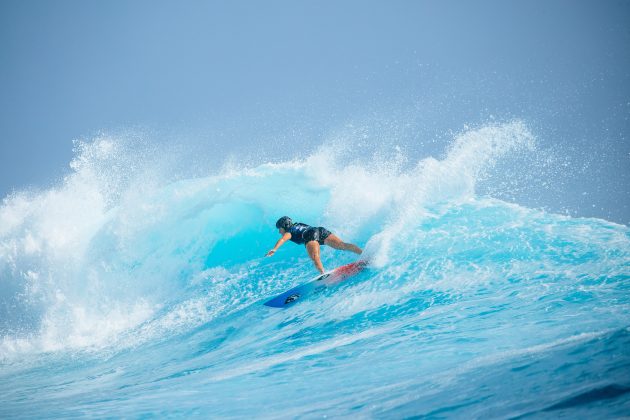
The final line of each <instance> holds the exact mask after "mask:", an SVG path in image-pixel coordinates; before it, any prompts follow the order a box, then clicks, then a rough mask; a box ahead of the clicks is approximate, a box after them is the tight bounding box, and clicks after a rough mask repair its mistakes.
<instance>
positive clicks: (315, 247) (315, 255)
mask: <svg viewBox="0 0 630 420" xmlns="http://www.w3.org/2000/svg"><path fill="white" fill-rule="evenodd" d="M306 252H308V256H309V257H311V260H313V264H315V267H316V268H317V270H319V272H320V273H322V274H324V266H323V265H322V260H321V259H320V258H319V243H318V242H317V241H309V242H307V243H306Z"/></svg>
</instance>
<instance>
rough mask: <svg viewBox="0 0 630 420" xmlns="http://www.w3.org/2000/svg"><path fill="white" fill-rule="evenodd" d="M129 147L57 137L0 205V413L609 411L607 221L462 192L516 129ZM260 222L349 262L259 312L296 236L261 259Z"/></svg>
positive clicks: (626, 359)
mask: <svg viewBox="0 0 630 420" xmlns="http://www.w3.org/2000/svg"><path fill="white" fill-rule="evenodd" d="M137 153H138V151H137V150H134V148H133V147H131V148H130V147H129V146H128V145H126V144H125V143H124V142H122V141H120V140H119V139H116V138H110V137H107V136H101V137H98V138H96V139H93V140H92V141H90V142H84V143H78V144H77V148H76V156H75V158H74V160H73V161H72V163H71V168H72V171H71V172H70V173H68V175H67V176H66V177H65V178H64V179H63V180H59V182H58V183H56V184H55V185H54V186H52V187H50V188H44V189H40V190H31V191H22V192H17V193H14V194H12V195H11V196H9V197H6V198H5V199H4V200H3V202H2V205H1V207H0V276H1V278H0V337H1V338H0V418H52V417H70V418H71V417H126V418H136V417H152V416H156V417H164V416H169V417H186V418H189V417H197V418H222V417H240V418H322V417H335V418H336V417H341V418H344V417H345V418H357V417H358V418H366V417H367V418H372V417H375V418H407V417H413V416H428V417H431V418H515V417H533V418H558V417H565V418H615V417H623V416H630V230H629V229H628V227H627V226H624V225H619V224H615V223H612V222H608V221H606V220H601V219H595V218H578V217H571V216H569V215H566V214H554V213H552V212H549V211H546V210H544V209H539V208H528V207H525V206H523V205H520V204H519V203H517V202H508V201H506V200H505V199H504V198H503V199H502V198H500V197H504V196H505V195H506V191H503V194H496V195H495V194H492V191H493V188H481V186H482V185H487V183H488V182H490V183H492V182H494V185H503V186H504V188H511V187H513V188H518V185H512V184H511V183H510V182H509V181H510V177H511V176H512V173H518V172H526V171H528V170H529V168H528V165H527V164H526V162H527V160H524V161H523V163H522V164H520V165H517V166H516V167H514V166H512V169H511V170H512V171H513V172H510V173H507V172H504V169H501V168H504V167H505V165H502V164H501V162H504V161H505V160H506V159H508V160H510V161H512V162H513V161H516V162H518V156H528V155H529V156H531V155H537V154H538V155H540V154H541V153H543V154H544V151H540V150H538V146H537V142H536V139H535V138H534V136H533V135H532V134H531V132H530V130H529V129H528V128H527V126H526V125H525V124H524V123H523V122H519V121H514V122H507V123H497V124H489V125H486V126H482V127H477V128H474V129H469V130H468V131H465V132H463V133H460V134H458V135H455V136H454V138H453V140H452V142H451V143H450V144H449V145H448V147H447V148H446V149H445V151H444V153H443V155H442V156H436V157H424V158H422V159H418V160H417V161H413V160H410V158H409V156H408V155H407V154H406V153H405V150H404V149H401V148H398V147H393V148H392V149H391V150H389V151H383V150H382V149H379V150H377V151H373V152H369V153H367V152H364V151H362V150H361V148H360V146H357V145H356V144H354V145H352V146H351V147H350V146H348V145H347V146H345V147H344V145H343V144H339V143H330V144H324V145H322V146H321V147H320V148H319V149H318V150H316V151H314V152H312V153H309V154H306V155H305V156H303V158H302V159H294V160H291V161H286V162H274V163H268V162H264V161H261V162H258V163H257V164H248V165H240V166H239V165H236V164H234V162H233V161H230V159H228V158H226V164H225V165H224V166H223V167H222V168H220V169H219V170H214V171H208V174H207V175H206V176H197V177H192V178H186V177H177V176H175V175H173V174H171V173H169V172H168V171H166V170H164V169H163V168H161V167H160V166H159V165H144V166H143V165H142V164H139V163H138V162H139V160H138V159H137V157H138V155H137ZM152 153H153V154H152V156H157V155H159V154H160V150H157V151H155V150H154V151H153V152H152ZM353 154H354V155H356V156H360V157H357V158H356V159H353V158H352V156H353ZM515 157H516V158H515ZM539 157H541V156H539ZM541 158H543V159H544V156H542V157H541ZM140 161H141V160H140ZM488 191H490V192H488ZM507 192H508V193H509V191H507ZM283 215H289V216H291V217H292V218H293V219H294V220H296V221H302V222H305V223H308V224H311V225H317V226H325V227H327V228H328V229H330V230H331V231H333V232H334V233H336V234H337V235H338V236H340V237H341V238H342V239H344V240H345V241H349V242H353V243H355V244H357V245H359V246H361V247H363V248H364V249H365V252H364V256H365V257H366V258H368V259H369V260H370V263H371V264H370V267H369V268H368V269H367V270H366V271H363V272H362V273H360V274H359V275H357V276H355V277H353V278H352V279H349V280H347V281H345V282H343V283H342V284H339V285H337V286H335V287H332V288H330V289H326V290H325V291H324V292H323V293H319V294H316V295H313V296H309V297H308V298H306V299H304V300H303V301H300V302H299V303H297V304H295V305H294V306H291V307H290V308H288V309H275V308H269V307H266V306H263V305H262V303H263V302H265V301H266V300H267V299H269V298H270V297H273V296H275V295H277V294H279V293H282V292H284V291H286V290H288V289H289V288H291V287H293V286H296V285H298V284H300V283H303V282H306V281H309V280H311V279H312V278H314V277H315V276H316V275H317V272H316V271H315V269H314V268H313V266H312V264H311V262H310V261H309V259H308V257H307V255H306V253H305V250H304V247H301V246H297V245H295V244H292V243H287V244H285V245H284V246H283V247H282V248H280V250H279V251H278V252H277V253H276V255H274V256H273V257H270V258H265V257H264V255H265V253H266V252H267V251H268V250H269V249H270V248H272V247H273V245H274V243H275V241H276V240H277V239H278V238H279V235H278V233H277V230H276V229H275V227H274V223H275V221H276V219H277V218H279V217H280V216H283ZM355 258H356V256H355V255H354V254H351V253H344V252H340V251H334V250H332V249H329V248H328V247H323V248H322V260H323V263H324V266H325V267H326V269H332V268H334V267H336V266H339V265H342V264H346V263H348V262H351V261H353V260H355Z"/></svg>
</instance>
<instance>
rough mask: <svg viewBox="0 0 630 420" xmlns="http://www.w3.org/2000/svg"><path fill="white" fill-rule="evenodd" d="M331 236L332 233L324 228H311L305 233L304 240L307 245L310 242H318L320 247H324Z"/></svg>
mask: <svg viewBox="0 0 630 420" xmlns="http://www.w3.org/2000/svg"><path fill="white" fill-rule="evenodd" d="M330 235H331V233H330V231H329V230H328V229H326V228H323V227H310V228H308V229H306V230H305V231H304V233H303V234H302V238H303V239H304V244H305V245H306V244H307V243H309V242H310V241H317V242H318V243H319V244H320V245H324V241H325V240H326V238H328V237H329V236H330Z"/></svg>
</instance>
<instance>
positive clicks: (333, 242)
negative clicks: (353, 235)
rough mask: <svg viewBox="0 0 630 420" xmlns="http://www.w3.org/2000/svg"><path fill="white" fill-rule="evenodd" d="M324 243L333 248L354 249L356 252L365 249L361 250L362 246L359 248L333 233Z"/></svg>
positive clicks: (358, 252)
mask: <svg viewBox="0 0 630 420" xmlns="http://www.w3.org/2000/svg"><path fill="white" fill-rule="evenodd" d="M324 244H325V245H328V246H329V247H331V248H335V249H341V250H343V251H352V252H354V253H355V254H360V253H362V252H363V250H361V248H359V247H358V246H356V245H354V244H348V243H345V242H344V241H342V240H341V239H339V237H338V236H337V235H334V234H332V233H331V234H330V235H328V237H327V238H326V239H325V240H324Z"/></svg>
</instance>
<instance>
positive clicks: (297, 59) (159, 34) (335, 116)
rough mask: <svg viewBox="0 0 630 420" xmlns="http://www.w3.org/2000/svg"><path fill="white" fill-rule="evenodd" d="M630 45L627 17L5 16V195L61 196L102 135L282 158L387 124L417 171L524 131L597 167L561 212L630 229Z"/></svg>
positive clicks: (603, 7)
mask: <svg viewBox="0 0 630 420" xmlns="http://www.w3.org/2000/svg"><path fill="white" fill-rule="evenodd" d="M628 45H630V3H628V2H625V1H552V2H550V1H521V2H505V1H478V2H477V1H476V2H464V1H461V2H455V1H432V2H426V1H381V2H375V1H343V2H334V1H318V2H314V1H270V2H254V1H251V2H245V1H231V2H227V1H226V2H218V1H216V2H212V1H185V2H181V1H118V0H114V1H106V2H105V1H103V2H96V1H79V0H72V1H69V0H58V1H13V0H4V1H3V2H1V3H0V63H1V65H0V92H2V94H1V95H0V196H2V197H4V196H6V195H7V194H9V193H10V192H11V191H14V190H20V189H23V188H28V187H33V186H34V187H39V188H45V187H48V186H50V185H53V184H54V183H56V182H59V179H60V177H61V176H62V175H63V174H64V173H67V172H68V170H69V168H68V162H69V161H70V160H71V159H72V141H73V140H74V139H77V138H90V136H93V135H94V134H95V133H98V132H100V131H106V132H107V131H115V130H122V129H126V128H128V127H144V128H147V127H148V128H149V129H150V130H153V132H154V133H157V134H156V135H155V138H156V141H159V140H157V139H162V141H165V140H164V139H168V138H172V137H173V136H177V137H187V138H189V139H190V140H189V141H191V142H194V143H196V145H197V146H201V147H203V146H204V145H206V146H207V148H208V149H212V148H217V147H218V148H223V147H225V148H226V149H231V150H233V149H240V150H249V151H255V150H259V149H265V148H267V147H269V148H273V149H274V150H276V151H275V152H274V153H281V151H282V150H289V149H290V150H306V149H307V148H308V147H309V146H312V145H317V144H319V143H320V142H321V141H322V137H323V136H325V134H326V133H327V132H330V131H334V130H335V129H336V128H337V127H340V126H343V125H344V124H348V123H353V122H357V121H360V122H362V123H365V124H368V125H370V124H372V125H374V126H378V125H379V124H381V123H382V121H387V124H381V126H380V127H381V128H376V129H375V130H376V131H378V130H380V131H381V132H382V131H385V130H387V128H388V127H389V128H391V127H392V126H394V125H395V124H400V125H401V126H404V127H411V129H409V130H404V129H400V127H398V128H397V129H396V130H394V131H396V132H398V133H399V134H400V136H401V139H400V141H401V142H403V143H404V142H407V143H409V144H411V143H413V142H416V143H417V144H418V145H420V146H421V147H420V146H419V147H418V150H416V152H417V154H418V155H419V156H423V155H428V154H439V153H440V152H441V151H443V148H444V144H443V143H440V140H444V141H446V140H445V139H447V138H448V137H449V133H450V132H453V131H455V132H457V131H460V130H462V129H463V127H464V126H466V125H472V126H474V125H479V124H483V123H485V122H488V121H490V120H509V119H512V118H518V119H522V120H524V121H525V122H526V123H527V124H528V125H529V126H530V127H532V129H533V131H534V132H535V134H536V136H537V137H538V138H539V140H540V141H541V143H542V145H543V146H548V147H554V148H556V149H558V148H559V149H560V150H563V152H562V153H566V154H567V155H571V156H573V159H572V162H574V163H575V162H579V163H581V164H587V165H586V166H588V167H589V169H588V170H587V171H585V170H581V171H576V172H575V173H571V174H569V175H567V177H566V178H567V179H566V180H565V181H566V183H565V184H564V187H563V188H564V189H563V191H562V192H561V193H562V194H561V195H562V203H557V206H556V207H557V208H558V209H559V208H560V207H563V206H564V207H569V208H572V209H575V211H576V212H577V214H579V215H586V216H589V215H594V216H599V217H605V218H608V219H610V220H614V221H620V222H622V223H628V222H630V208H629V205H630V203H629V201H630V187H629V185H630V144H629V141H628V139H627V136H628V134H629V133H630V131H629V130H630V123H629V118H630V49H629V48H628ZM218 133H220V135H219V134H218ZM211 137H212V139H211ZM217 139H219V140H217ZM272 139H273V142H272ZM278 139H280V140H278ZM432 139H433V140H435V139H437V140H438V142H437V143H435V142H433V141H431V140H432ZM272 143H273V144H272ZM436 144H437V145H436ZM214 154H215V155H216V154H217V151H216V150H215V153H214ZM219 154H220V153H219ZM582 190H584V191H588V193H589V194H587V195H586V196H585V195H583V194H581V193H580V194H579V196H578V191H580V192H583V191H582ZM556 193H557V192H556ZM586 197H587V198H586ZM552 199H554V198H553V197H548V200H547V201H545V200H542V202H540V201H538V202H537V201H536V200H533V203H534V204H542V205H550V204H549V202H550V201H551V200H552ZM551 207H553V205H551Z"/></svg>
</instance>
